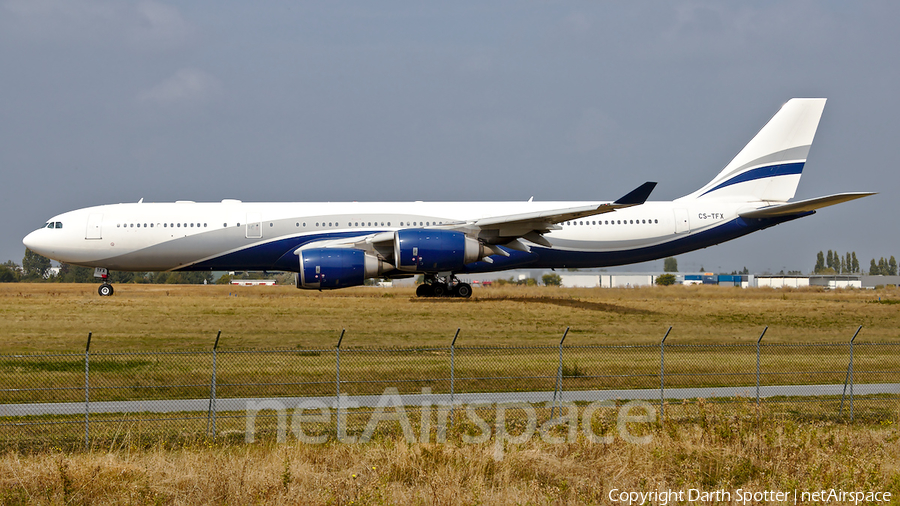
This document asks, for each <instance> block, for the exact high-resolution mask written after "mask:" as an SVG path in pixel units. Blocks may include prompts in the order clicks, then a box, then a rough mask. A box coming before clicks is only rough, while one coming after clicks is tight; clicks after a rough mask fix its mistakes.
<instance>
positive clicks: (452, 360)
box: [450, 328, 459, 427]
mask: <svg viewBox="0 0 900 506" xmlns="http://www.w3.org/2000/svg"><path fill="white" fill-rule="evenodd" d="M457 337H459V328H457V329H456V335H455V336H453V341H450V426H451V427H452V426H453V411H454V410H455V404H454V401H455V399H454V394H455V387H456V385H455V383H456V338H457Z"/></svg>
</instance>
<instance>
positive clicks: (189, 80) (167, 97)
mask: <svg viewBox="0 0 900 506" xmlns="http://www.w3.org/2000/svg"><path fill="white" fill-rule="evenodd" d="M221 93H222V85H221V83H220V82H219V80H218V79H217V78H216V77H215V76H213V75H212V74H210V73H208V72H204V71H202V70H199V69H194V68H186V69H181V70H179V71H178V72H176V73H175V74H174V75H172V76H171V77H169V78H168V79H165V80H163V81H162V82H160V83H159V84H157V85H156V86H153V87H152V88H149V89H147V90H144V91H142V92H140V93H139V94H138V100H139V101H141V102H149V103H155V104H159V105H170V104H188V103H198V102H206V101H209V100H213V99H215V98H217V97H218V96H219V95H221Z"/></svg>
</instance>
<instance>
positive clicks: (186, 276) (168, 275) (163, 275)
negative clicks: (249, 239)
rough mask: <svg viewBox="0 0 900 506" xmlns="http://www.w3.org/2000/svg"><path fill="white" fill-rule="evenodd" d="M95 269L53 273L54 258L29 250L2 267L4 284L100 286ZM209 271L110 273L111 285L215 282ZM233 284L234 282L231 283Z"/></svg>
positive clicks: (0, 276) (63, 267)
mask: <svg viewBox="0 0 900 506" xmlns="http://www.w3.org/2000/svg"><path fill="white" fill-rule="evenodd" d="M98 281H99V280H98V279H97V278H95V277H94V269H91V268H89V267H79V266H77V265H69V264H64V263H60V264H59V272H58V273H56V272H53V271H52V270H51V264H50V259H49V258H47V257H45V256H41V255H39V254H37V253H35V252H33V251H31V250H29V249H26V250H25V256H24V257H23V258H22V265H19V264H17V263H15V262H13V261H12V260H8V261H7V262H6V263H4V264H2V265H0V283H18V282H23V283H97V282H98ZM212 281H213V279H212V273H211V272H209V271H206V272H121V271H109V282H110V283H155V284H179V285H181V284H203V283H211V282H212ZM229 281H230V280H229Z"/></svg>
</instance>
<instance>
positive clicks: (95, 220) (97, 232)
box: [84, 213, 103, 239]
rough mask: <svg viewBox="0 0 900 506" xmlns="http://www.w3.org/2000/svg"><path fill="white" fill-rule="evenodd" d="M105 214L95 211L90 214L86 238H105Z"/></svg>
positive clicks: (85, 233)
mask: <svg viewBox="0 0 900 506" xmlns="http://www.w3.org/2000/svg"><path fill="white" fill-rule="evenodd" d="M102 225H103V215H102V214H100V213H94V214H91V215H90V216H88V221H87V230H85V232H84V238H85V239H103V231H102Z"/></svg>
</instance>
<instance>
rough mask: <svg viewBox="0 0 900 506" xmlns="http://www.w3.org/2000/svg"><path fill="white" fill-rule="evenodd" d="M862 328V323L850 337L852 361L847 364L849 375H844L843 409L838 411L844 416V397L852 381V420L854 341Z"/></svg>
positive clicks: (851, 408)
mask: <svg viewBox="0 0 900 506" xmlns="http://www.w3.org/2000/svg"><path fill="white" fill-rule="evenodd" d="M860 330H862V325H860V326H859V328H857V329H856V333H855V334H853V337H851V338H850V363H849V364H848V365H847V375H846V376H845V377H844V393H843V394H841V409H840V411H839V412H838V417H841V416H844V397H846V396H847V382H848V381H849V382H850V421H851V422H852V421H853V341H854V340H855V339H856V336H858V335H859V331H860Z"/></svg>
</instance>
